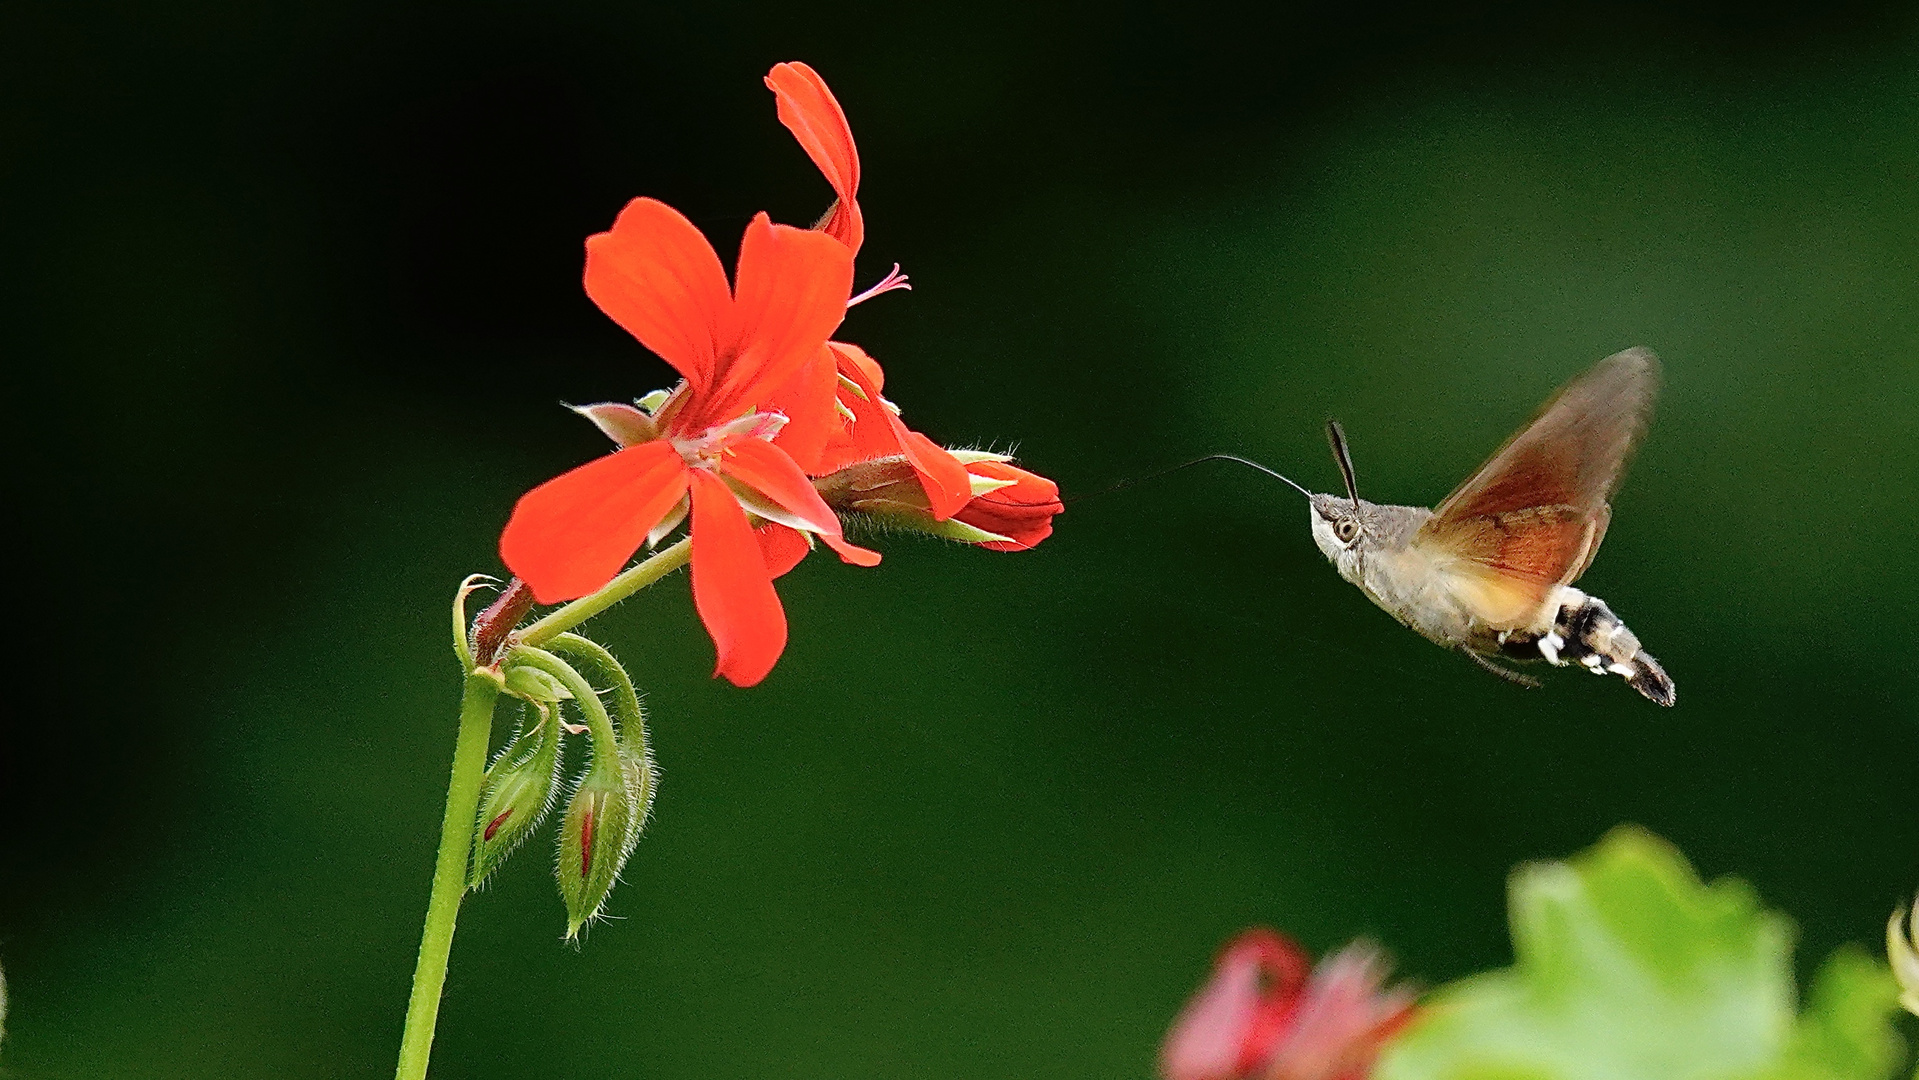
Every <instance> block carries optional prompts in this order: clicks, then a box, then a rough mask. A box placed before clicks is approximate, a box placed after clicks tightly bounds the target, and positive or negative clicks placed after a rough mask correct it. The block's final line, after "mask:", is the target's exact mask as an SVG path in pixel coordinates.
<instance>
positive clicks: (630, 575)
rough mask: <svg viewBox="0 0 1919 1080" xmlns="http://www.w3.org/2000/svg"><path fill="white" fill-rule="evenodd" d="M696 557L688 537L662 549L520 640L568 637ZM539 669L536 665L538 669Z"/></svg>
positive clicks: (540, 622)
mask: <svg viewBox="0 0 1919 1080" xmlns="http://www.w3.org/2000/svg"><path fill="white" fill-rule="evenodd" d="M692 555H693V538H692V537H690V536H689V537H687V538H685V539H683V540H681V541H680V542H679V543H677V544H674V545H673V546H671V547H665V548H661V549H660V550H659V551H657V552H655V553H654V554H653V555H652V557H650V558H648V559H647V560H646V561H644V562H641V563H638V564H636V565H634V566H632V567H629V568H628V569H627V570H626V571H625V572H624V573H622V574H621V575H620V576H619V577H616V578H614V579H613V580H612V581H609V582H607V583H606V585H605V586H604V587H602V588H601V589H600V591H599V592H596V593H594V594H593V595H591V596H582V597H581V598H579V599H578V600H575V601H573V602H572V603H570V604H568V605H566V606H565V607H563V608H560V609H559V610H558V611H554V612H551V613H549V614H548V615H547V616H546V617H545V618H543V619H540V620H538V621H536V622H535V623H533V625H531V626H529V627H527V628H526V630H525V631H523V632H522V633H521V634H520V636H519V639H520V641H521V642H522V643H524V644H527V645H535V646H538V645H544V644H546V643H547V642H549V641H551V640H553V637H554V635H556V634H562V633H565V632H566V631H568V630H571V629H573V628H574V627H576V626H578V625H580V624H581V623H583V622H585V621H586V620H588V619H590V618H592V617H593V616H595V615H598V614H599V613H600V612H602V611H605V610H606V609H607V608H610V607H612V606H613V605H614V604H617V603H619V602H620V601H622V600H624V599H626V598H627V597H629V596H632V595H633V594H634V593H636V592H639V591H640V590H641V589H644V588H646V587H647V586H648V585H651V584H653V583H654V582H656V581H658V580H660V579H661V578H663V577H665V576H666V575H668V574H670V573H672V572H673V571H675V570H678V569H679V568H680V567H682V566H685V565H686V561H687V559H689V558H691V557H692ZM536 666H537V665H536Z"/></svg>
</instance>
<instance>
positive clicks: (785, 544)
mask: <svg viewBox="0 0 1919 1080" xmlns="http://www.w3.org/2000/svg"><path fill="white" fill-rule="evenodd" d="M753 535H754V536H757V537H759V540H760V555H761V556H763V557H764V558H765V559H766V572H767V573H769V574H771V575H773V576H774V577H775V578H781V577H785V576H786V572H787V571H788V570H791V569H793V568H794V567H795V566H798V565H799V564H800V560H801V559H804V558H806V555H807V552H809V551H812V550H813V546H812V545H811V544H809V543H807V542H806V534H805V533H803V532H801V531H799V530H798V529H789V528H787V527H786V526H784V525H781V524H780V523H779V522H777V521H769V522H767V523H766V524H764V525H762V526H760V527H759V528H757V529H754V530H753Z"/></svg>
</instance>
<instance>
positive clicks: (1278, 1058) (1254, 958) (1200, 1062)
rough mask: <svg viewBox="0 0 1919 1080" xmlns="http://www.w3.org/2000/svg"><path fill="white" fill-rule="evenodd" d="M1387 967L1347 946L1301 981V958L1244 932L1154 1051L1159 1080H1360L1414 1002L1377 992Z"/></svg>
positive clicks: (1274, 939)
mask: <svg viewBox="0 0 1919 1080" xmlns="http://www.w3.org/2000/svg"><path fill="white" fill-rule="evenodd" d="M1386 974H1387V969H1386V964H1385V961H1384V960H1383V959H1382V958H1381V957H1380V955H1379V953H1378V951H1377V950H1376V949H1374V948H1373V947H1371V946H1369V945H1366V944H1363V943H1355V944H1352V945H1348V946H1347V947H1346V948H1344V949H1342V950H1340V951H1339V952H1338V953H1336V954H1334V955H1332V956H1330V957H1328V958H1326V959H1325V960H1322V961H1321V962H1320V964H1319V966H1318V967H1315V968H1312V969H1311V973H1310V974H1308V961H1307V957H1306V954H1305V952H1304V951H1303V950H1301V949H1300V947H1299V946H1298V945H1297V944H1295V943H1294V942H1293V941H1292V940H1291V939H1289V938H1286V937H1284V936H1282V935H1280V934H1276V933H1274V932H1273V931H1271V930H1265V929H1255V930H1248V931H1246V932H1245V933H1243V934H1241V935H1240V936H1239V937H1238V938H1236V939H1234V941H1233V942H1232V944H1231V945H1229V946H1227V948H1226V950H1225V952H1223V953H1221V954H1220V958H1219V962H1218V963H1217V964H1215V965H1214V967H1213V976H1212V978H1211V979H1209V980H1207V983H1206V985H1205V986H1203V987H1201V988H1200V990H1199V992H1198V993H1197V994H1194V995H1193V998H1192V1000H1191V1001H1189V1002H1187V1003H1186V1008H1185V1009H1183V1010H1181V1012H1180V1014H1179V1018H1178V1019H1177V1020H1175V1021H1174V1022H1173V1027H1172V1030H1171V1031H1169V1032H1168V1033H1167V1035H1166V1042H1165V1045H1164V1046H1163V1047H1162V1048H1161V1050H1160V1075H1161V1076H1162V1077H1163V1078H1164V1080H1365V1077H1366V1076H1367V1075H1368V1074H1369V1073H1370V1072H1371V1070H1372V1065H1373V1059H1374V1058H1375V1057H1376V1056H1377V1055H1378V1053H1379V1050H1380V1048H1381V1046H1383V1045H1384V1044H1385V1042H1386V1040H1388V1039H1389V1038H1391V1037H1392V1036H1393V1034H1395V1033H1396V1032H1398V1031H1399V1030H1400V1029H1401V1028H1403V1027H1404V1026H1405V1025H1406V1023H1407V1021H1408V1020H1410V1019H1411V1018H1412V1013H1413V995H1412V993H1411V991H1409V990H1407V989H1405V988H1403V987H1395V988H1393V989H1383V987H1384V985H1385V981H1386Z"/></svg>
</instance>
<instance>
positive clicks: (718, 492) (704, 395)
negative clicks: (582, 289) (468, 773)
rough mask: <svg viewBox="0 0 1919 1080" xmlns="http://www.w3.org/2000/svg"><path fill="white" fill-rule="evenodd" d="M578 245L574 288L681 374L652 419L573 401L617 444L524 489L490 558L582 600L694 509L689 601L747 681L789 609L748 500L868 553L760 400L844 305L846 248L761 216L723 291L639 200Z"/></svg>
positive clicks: (682, 229)
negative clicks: (581, 275) (580, 262)
mask: <svg viewBox="0 0 1919 1080" xmlns="http://www.w3.org/2000/svg"><path fill="white" fill-rule="evenodd" d="M586 249H587V258H586V291H587V295H589V296H590V297H592V298H593V301H594V303H596V304H598V305H599V306H600V310H602V311H604V312H606V313H607V315H608V316H610V317H611V318H612V319H613V321H614V322H617V323H619V324H620V325H621V326H622V327H623V328H625V329H626V330H627V332H629V333H631V334H632V335H633V336H634V337H636V338H638V339H639V340H640V342H641V344H643V345H645V346H646V347H647V348H649V349H652V350H653V351H654V352H656V353H658V354H659V355H660V356H661V357H662V358H663V359H665V360H666V362H667V363H669V364H671V365H672V366H673V367H674V368H675V369H676V370H677V371H679V373H680V375H681V376H682V377H683V381H682V382H681V384H680V386H679V387H678V389H676V390H675V391H674V392H673V393H672V395H671V396H669V397H668V398H667V400H666V401H665V402H664V403H663V404H661V405H660V406H659V408H658V410H657V411H656V412H654V413H651V414H649V413H646V412H643V411H642V410H639V409H636V408H633V407H632V406H627V405H617V404H607V405H597V406H591V407H589V408H587V409H583V410H581V411H582V412H583V413H585V414H586V415H587V416H588V417H589V418H590V419H592V420H593V421H594V422H595V423H597V424H599V426H600V427H601V429H602V430H603V431H606V432H607V434H608V435H610V436H612V437H613V438H614V440H615V441H616V442H618V443H620V444H621V446H622V449H620V450H619V451H617V452H615V453H612V454H609V455H607V456H606V457H603V458H600V459H598V460H597V461H592V462H589V463H587V464H586V465H582V466H581V467H579V468H577V469H574V470H573V471H571V472H569V473H566V474H564V475H562V476H560V477H557V478H556V479H553V480H549V481H548V482H546V483H544V484H542V485H540V486H539V487H537V488H534V489H533V490H532V491H529V492H527V493H526V495H524V496H522V497H521V499H520V501H519V503H518V504H517V505H516V506H515V507H514V510H513V517H512V519H511V520H510V521H509V522H508V523H507V526H506V530H505V531H504V532H503V533H502V534H501V536H500V556H501V558H502V559H504V560H505V562H506V564H507V566H508V567H510V568H511V569H512V570H513V572H514V573H515V574H516V575H518V576H519V577H521V578H523V579H524V580H525V581H526V582H527V584H529V585H530V586H532V588H533V592H534V595H535V596H536V598H537V599H538V600H539V601H540V602H541V603H556V602H558V601H561V600H569V599H572V598H574V597H578V596H584V595H586V594H587V593H590V592H592V591H594V590H596V589H598V588H600V587H601V586H603V585H605V584H606V583H607V582H608V581H610V580H611V579H612V578H613V576H614V575H615V574H617V573H618V572H619V570H620V568H621V567H622V566H624V565H625V564H626V561H627V560H628V559H630V558H631V557H632V556H633V553H634V552H635V551H637V550H639V547H640V545H641V544H642V543H643V542H645V541H646V540H647V539H648V537H649V535H651V536H652V537H654V538H655V539H657V538H658V537H659V536H660V535H663V534H664V533H665V532H666V531H669V530H670V529H671V528H672V527H673V526H674V525H676V524H678V522H679V521H680V520H681V518H682V516H684V515H685V514H686V513H687V511H688V508H689V504H690V511H691V515H692V521H693V524H692V535H693V559H692V561H693V599H694V603H695V605H696V606H697V607H698V609H699V613H700V619H701V621H703V622H704V623H705V624H706V628H707V631H708V633H710V634H711V635H712V637H713V643H714V645H715V647H716V648H717V649H718V651H719V660H718V664H717V666H716V669H715V672H714V673H715V674H716V675H724V676H726V677H727V678H728V679H730V680H732V681H733V682H734V683H735V684H737V685H740V686H751V685H752V684H754V683H756V682H759V681H760V680H761V679H762V678H764V677H765V676H766V673H767V672H768V671H770V670H771V669H772V666H773V663H774V661H776V660H778V659H779V655H780V653H781V651H782V650H783V649H784V648H785V646H786V616H785V613H784V612H783V611H782V610H781V608H780V602H779V596H778V595H777V594H776V593H775V592H774V591H773V584H772V578H773V574H772V571H771V568H769V566H768V559H767V557H766V556H765V555H763V554H762V551H761V547H760V543H759V541H758V540H756V538H755V536H754V534H753V529H752V527H751V524H750V522H749V519H748V517H747V513H748V512H749V511H750V512H751V513H753V514H754V515H756V516H758V517H761V518H764V519H767V520H770V521H777V522H780V523H782V524H784V525H786V526H789V527H791V528H795V529H802V530H805V531H808V532H812V533H815V534H817V535H818V536H819V537H820V538H821V539H822V540H824V541H825V542H826V543H827V544H828V545H830V546H832V547H833V548H834V549H835V550H836V551H838V552H839V553H840V556H841V558H843V559H845V560H846V561H848V562H854V563H859V564H861V565H868V566H870V565H872V564H874V563H876V562H878V561H879V556H878V555H876V554H874V553H872V552H870V551H866V550H864V549H862V548H857V547H853V546H851V545H849V544H847V543H846V542H845V540H844V538H843V537H842V535H841V531H840V523H839V518H838V517H836V516H835V515H834V514H833V512H832V510H830V509H829V508H828V507H827V506H826V504H825V503H824V502H823V501H821V499H820V497H819V494H818V492H817V491H815V490H814V488H813V485H812V483H811V481H809V480H808V478H807V476H806V474H805V472H804V471H803V470H802V469H801V468H800V466H799V465H798V464H797V463H795V462H794V461H793V459H792V458H791V457H790V456H788V454H787V453H786V452H785V451H784V450H782V449H780V448H779V447H777V446H774V445H773V444H772V443H771V442H770V441H769V440H771V439H772V438H773V437H774V436H776V435H777V434H778V433H779V431H780V429H781V428H782V427H784V426H785V424H786V423H787V422H788V419H789V417H788V416H787V415H786V414H782V413H780V412H776V411H771V410H769V409H768V408H767V406H768V404H769V402H770V400H771V398H772V397H773V393H772V391H773V388H775V387H779V386H781V385H783V384H784V383H786V382H788V381H789V380H791V379H792V377H793V376H794V374H795V373H796V372H798V371H799V370H800V369H801V368H802V367H804V366H805V365H806V364H807V363H808V362H809V361H810V360H811V358H813V357H814V356H817V355H818V354H819V352H820V351H821V349H822V348H823V347H824V345H825V341H826V337H827V335H829V334H831V333H832V332H833V329H834V328H835V327H836V326H838V325H839V323H840V320H841V318H843V317H844V314H845V311H846V293H847V290H848V289H849V288H850V287H851V284H852V275H853V267H852V255H851V253H850V252H849V251H847V249H846V247H845V246H844V245H843V244H840V243H838V242H836V241H834V240H832V239H830V238H829V237H826V236H824V235H822V234H820V233H817V232H811V231H808V230H803V229H795V228H791V227H789V226H785V225H774V224H772V223H771V222H769V221H768V220H767V218H766V215H764V214H760V215H758V216H756V217H755V218H754V219H753V221H752V223H751V224H750V225H748V226H747V230H746V236H745V239H744V240H743V241H742V242H741V245H740V260H739V268H738V272H737V274H736V275H735V282H734V284H733V287H732V288H730V289H729V288H728V285H727V281H726V272H725V270H724V269H722V268H721V266H720V261H719V256H718V255H716V254H715V253H714V251H713V247H712V245H710V244H708V243H707V241H706V238H705V237H703V236H701V235H700V233H699V230H697V229H695V228H694V227H693V225H692V223H691V222H689V221H687V220H686V219H685V218H684V217H682V216H681V215H680V214H679V213H678V212H677V211H675V210H673V209H672V208H671V207H669V206H667V205H666V204H664V203H661V202H657V201H654V200H652V199H635V200H634V201H633V202H631V203H629V204H628V205H627V207H626V209H625V210H623V211H621V213H620V216H619V218H618V220H616V221H615V222H614V224H613V228H612V230H611V231H610V232H604V233H599V234H597V235H595V236H592V237H590V238H588V240H587V243H586Z"/></svg>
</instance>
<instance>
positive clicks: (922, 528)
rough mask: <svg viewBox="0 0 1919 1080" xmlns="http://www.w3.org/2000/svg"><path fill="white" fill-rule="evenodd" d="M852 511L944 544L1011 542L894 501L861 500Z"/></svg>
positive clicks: (877, 522)
mask: <svg viewBox="0 0 1919 1080" xmlns="http://www.w3.org/2000/svg"><path fill="white" fill-rule="evenodd" d="M848 509H850V510H852V511H853V512H855V513H857V514H862V515H864V516H866V517H868V518H870V519H871V520H872V521H873V523H874V524H877V525H883V526H890V527H893V528H897V529H905V530H910V531H912V532H918V533H926V534H927V535H929V536H937V537H939V538H941V539H943V540H957V541H959V542H960V543H962V544H991V543H1006V542H1008V541H1007V538H1006V537H1004V536H1001V535H1000V534H998V533H992V532H987V531H986V530H985V529H976V528H974V527H973V526H971V525H968V524H967V523H965V522H964V521H961V520H959V519H958V518H947V519H946V520H945V521H939V520H936V519H935V518H934V517H933V515H932V514H929V513H927V512H926V511H924V510H921V509H919V508H918V507H916V506H909V505H907V504H906V503H902V502H895V501H894V500H892V499H861V500H859V501H858V502H855V503H853V504H852V505H851V506H850V507H848Z"/></svg>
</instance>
